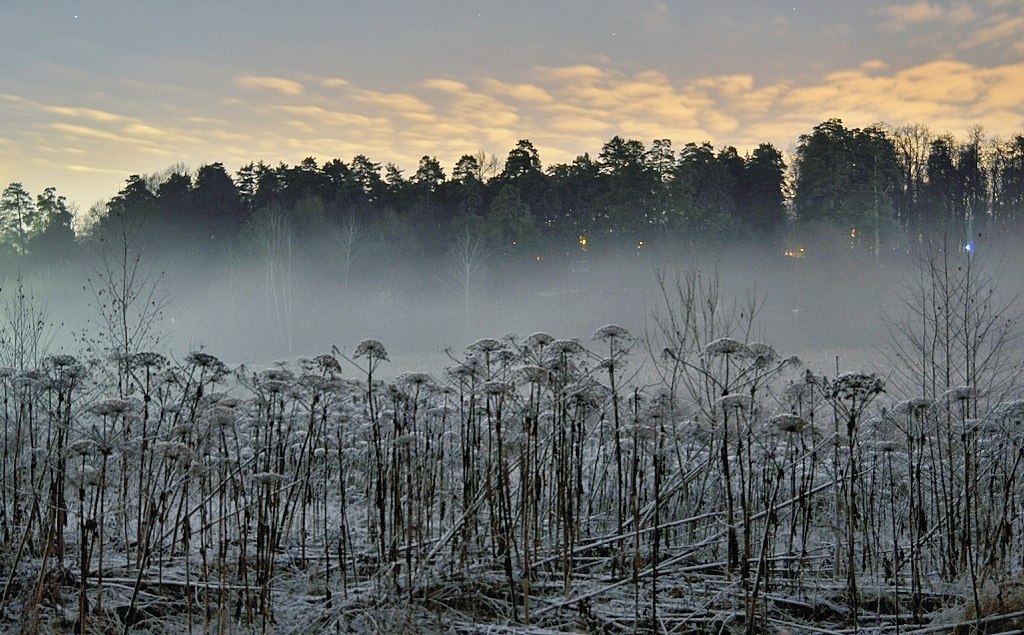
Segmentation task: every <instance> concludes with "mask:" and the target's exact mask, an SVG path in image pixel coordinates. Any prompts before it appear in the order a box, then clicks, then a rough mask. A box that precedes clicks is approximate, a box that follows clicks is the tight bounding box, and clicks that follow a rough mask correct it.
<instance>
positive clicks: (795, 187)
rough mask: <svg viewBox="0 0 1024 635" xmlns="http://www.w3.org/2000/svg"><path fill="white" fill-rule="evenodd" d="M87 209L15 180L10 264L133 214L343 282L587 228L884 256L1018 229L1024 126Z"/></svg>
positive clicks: (216, 188) (182, 244)
mask: <svg viewBox="0 0 1024 635" xmlns="http://www.w3.org/2000/svg"><path fill="white" fill-rule="evenodd" d="M74 207H75V206H74V204H71V203H69V202H68V201H66V200H65V198H64V197H63V196H61V195H60V194H59V192H58V190H57V189H56V188H53V187H51V188H47V189H46V190H44V191H43V192H42V193H40V194H38V195H36V196H35V197H33V196H32V195H31V194H30V193H29V192H27V191H26V190H25V188H24V187H23V186H22V185H21V184H20V183H17V182H15V183H11V184H10V185H8V186H7V187H6V189H4V191H3V198H2V203H0V236H2V245H3V249H4V252H5V253H4V257H5V258H15V259H26V258H27V259H31V260H35V261H40V262H44V263H49V262H53V261H55V260H60V259H64V258H66V257H68V255H69V254H73V253H74V251H75V247H76V245H80V244H82V243H85V242H88V241H89V239H90V237H95V236H100V235H103V234H104V232H105V231H106V230H110V229H111V227H113V226H116V225H118V224H119V223H122V222H123V221H125V220H126V219H127V220H129V221H131V223H132V224H133V225H137V226H138V227H140V228H141V232H142V236H141V238H142V240H143V241H144V242H145V243H149V244H151V245H154V246H156V247H157V249H158V250H159V249H161V248H162V249H163V250H164V251H165V254H164V255H167V256H171V257H174V256H181V255H187V254H195V253H230V252H232V250H238V249H239V248H242V247H244V246H246V245H248V246H253V245H260V244H263V245H264V246H265V245H266V244H268V243H281V244H284V243H286V244H287V245H289V248H290V247H291V246H295V248H296V251H301V252H302V253H303V254H305V255H306V256H307V257H308V258H309V261H310V262H324V261H325V260H324V259H326V261H329V262H331V263H333V265H334V266H335V269H334V270H336V271H337V270H339V269H340V270H343V272H344V275H348V272H349V268H350V267H351V266H352V260H353V255H354V254H355V251H356V250H357V248H358V249H359V250H361V253H366V251H368V250H369V251H373V250H374V249H375V248H376V249H379V250H380V252H379V253H395V252H397V253H402V254H403V255H405V256H412V257H428V256H430V255H431V254H432V253H433V251H436V249H435V246H436V245H445V246H449V245H451V244H452V243H453V242H454V241H455V240H457V238H458V237H460V236H472V237H473V238H474V240H477V241H479V242H481V243H482V244H484V245H486V247H488V248H489V250H490V252H491V253H494V254H505V255H507V256H511V257H515V256H516V255H517V254H518V255H523V256H527V257H530V258H532V257H534V254H539V253H558V252H564V251H566V250H567V249H569V248H574V247H575V246H576V245H577V243H578V242H579V241H581V240H583V239H584V237H586V239H587V240H589V243H590V244H591V245H593V246H596V245H598V244H600V243H602V242H603V243H604V244H605V245H608V244H617V245H620V246H630V245H632V246H638V245H642V244H643V243H642V242H641V241H647V242H648V244H650V242H652V241H655V240H656V239H658V238H663V237H681V238H684V239H687V240H701V241H707V240H729V239H742V238H756V239H757V240H764V239H766V238H768V237H773V236H774V237H780V238H785V239H786V240H789V241H790V242H792V241H793V240H799V237H800V235H801V231H802V230H804V229H805V228H808V227H815V228H818V227H822V226H824V227H833V228H834V229H835V230H836V231H837V234H838V233H839V232H841V234H842V235H847V234H848V235H850V236H851V237H853V238H855V239H857V242H858V244H860V245H862V248H863V249H864V250H865V251H867V252H872V251H873V252H875V253H876V254H877V253H878V252H879V250H881V249H882V247H883V245H886V246H898V245H900V244H903V243H905V242H906V240H907V237H917V236H920V235H922V234H924V233H927V232H930V231H933V230H935V229H936V228H939V229H941V230H942V231H944V232H948V233H951V234H953V235H957V234H963V235H970V234H971V233H974V232H982V231H988V232H991V233H1002V232H1006V231H1015V230H1017V229H1018V228H1019V224H1020V223H1021V221H1022V220H1024V135H1022V134H1018V135H1016V136H1014V137H1013V138H1012V139H1009V140H995V139H988V138H986V137H985V135H984V133H983V131H982V130H981V128H975V129H973V130H971V131H970V132H969V133H968V135H967V137H966V138H955V137H953V136H951V135H949V134H935V133H933V132H931V131H930V130H929V129H928V128H927V127H926V126H923V125H907V126H901V127H891V126H886V125H876V126H871V127H867V128H863V129H858V128H848V127H846V126H845V125H844V124H843V123H842V121H840V120H838V119H830V120H828V121H825V122H822V123H821V124H819V125H817V126H815V127H814V128H813V129H812V130H811V132H810V133H808V134H805V135H802V136H801V137H800V138H799V139H798V140H797V143H796V147H795V151H794V153H793V155H792V158H791V159H790V165H787V164H786V162H785V160H784V157H783V153H782V152H781V151H780V150H779V149H778V148H776V147H774V146H773V145H771V144H768V143H763V144H761V145H759V146H758V147H757V148H756V149H754V150H753V151H751V152H749V153H747V154H745V155H741V154H740V153H739V152H738V151H737V150H736V148H734V147H731V146H728V147H724V148H721V149H717V150H716V149H715V148H714V147H713V146H712V144H710V143H707V142H705V143H700V144H698V143H687V144H686V145H684V146H683V147H682V148H681V149H678V150H677V149H676V148H674V147H673V144H672V142H671V141H670V140H668V139H658V140H655V141H653V142H652V143H651V144H650V146H647V145H645V143H644V142H642V141H639V140H636V139H624V138H621V137H618V136H616V137H614V138H612V139H611V140H609V141H608V142H607V143H605V144H604V146H603V147H602V148H601V149H600V152H599V153H598V155H597V157H596V158H594V157H592V156H590V155H589V154H582V155H580V156H578V157H576V159H575V160H573V161H572V162H571V163H557V164H552V165H547V166H544V165H543V164H542V163H541V158H540V156H539V154H538V151H537V149H536V148H535V147H534V145H533V144H532V143H531V142H530V141H529V140H525V139H524V140H521V141H519V142H518V143H517V144H516V146H515V147H514V148H512V149H511V150H510V151H509V152H508V155H507V157H506V158H505V160H504V162H501V161H500V159H499V158H498V157H497V156H494V155H489V154H487V153H485V152H477V153H475V154H466V155H463V156H462V157H461V158H460V159H459V160H458V161H457V162H456V163H455V165H454V167H453V168H452V170H451V172H450V174H448V173H446V171H445V169H444V168H443V167H442V166H441V164H440V163H439V161H438V160H437V159H436V158H434V157H432V156H424V157H423V158H422V159H421V160H420V162H419V166H418V167H417V169H416V171H415V173H413V174H411V175H407V174H405V173H404V172H403V170H401V169H400V168H399V167H398V166H396V165H395V164H393V163H386V164H383V165H382V164H381V163H379V162H376V161H374V160H372V159H371V158H369V157H366V156H363V155H357V156H355V157H354V158H352V159H351V160H350V161H348V162H345V161H343V160H341V159H331V160H328V161H324V162H323V163H321V162H319V161H318V160H317V159H316V158H313V157H310V158H307V159H305V160H303V161H301V162H300V163H299V164H297V165H294V166H290V165H287V164H285V163H280V164H278V165H277V166H271V165H268V164H266V163H264V162H262V161H260V162H255V163H249V164H247V165H244V166H242V167H241V168H240V169H238V171H237V172H236V173H235V174H233V175H232V174H231V173H230V172H229V171H228V170H227V169H226V168H225V166H224V165H223V164H221V163H211V164H208V165H203V166H200V167H199V168H198V169H197V170H194V171H193V170H190V169H189V168H188V167H185V166H182V165H179V166H172V167H170V168H168V169H167V170H165V171H164V172H163V173H161V174H157V175H132V176H131V177H129V178H128V179H127V181H126V183H125V184H124V187H123V188H122V189H121V191H120V192H118V193H117V194H116V195H115V196H113V197H112V198H111V199H110V200H109V201H106V202H101V203H97V204H95V205H93V206H92V207H91V208H90V209H88V210H87V211H83V212H80V213H77V214H75V213H73V208H74ZM794 236H795V238H794ZM299 246H301V250H299V249H298V247H299ZM375 253H377V252H375Z"/></svg>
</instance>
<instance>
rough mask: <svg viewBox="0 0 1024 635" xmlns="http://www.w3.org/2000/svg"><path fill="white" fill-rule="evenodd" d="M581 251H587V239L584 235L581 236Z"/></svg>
mask: <svg viewBox="0 0 1024 635" xmlns="http://www.w3.org/2000/svg"><path fill="white" fill-rule="evenodd" d="M580 249H582V250H583V251H586V250H587V237H586V236H584V235H583V234H580Z"/></svg>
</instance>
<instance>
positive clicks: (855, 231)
mask: <svg viewBox="0 0 1024 635" xmlns="http://www.w3.org/2000/svg"><path fill="white" fill-rule="evenodd" d="M856 237H857V228H856V227H854V228H853V229H851V230H850V238H856Z"/></svg>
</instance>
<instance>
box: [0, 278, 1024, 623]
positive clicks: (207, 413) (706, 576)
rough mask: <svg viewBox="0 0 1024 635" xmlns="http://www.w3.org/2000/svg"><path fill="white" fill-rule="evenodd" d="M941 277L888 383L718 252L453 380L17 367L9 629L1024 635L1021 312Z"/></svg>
mask: <svg viewBox="0 0 1024 635" xmlns="http://www.w3.org/2000/svg"><path fill="white" fill-rule="evenodd" d="M925 273H926V274H927V275H926V276H925V277H924V278H923V280H925V281H926V282H925V284H923V286H922V287H921V290H922V291H923V290H928V291H929V293H927V294H925V293H923V294H922V295H921V296H920V297H919V298H918V299H919V302H917V303H916V304H915V303H913V302H911V303H910V304H909V306H914V307H917V308H918V309H919V310H918V311H917V313H912V314H911V315H912V316H913V319H908V320H907V321H906V322H904V323H901V324H896V325H895V326H894V332H898V333H902V339H901V340H899V341H900V342H902V343H903V346H902V348H897V351H898V352H899V354H898V356H897V357H896V359H894V367H893V370H892V371H891V372H890V373H888V374H886V375H879V374H874V373H865V372H861V371H860V370H855V371H853V372H837V373H836V374H835V375H831V376H824V375H820V374H816V373H813V372H811V371H809V370H806V368H805V367H804V366H803V365H802V364H801V362H800V360H798V359H796V358H791V357H784V356H782V355H780V354H779V353H777V352H776V351H775V350H774V349H773V348H772V347H771V346H769V345H767V344H762V343H758V342H753V341H749V338H748V337H744V333H749V332H751V328H752V327H751V325H752V324H753V323H754V319H755V318H754V316H756V314H757V310H756V309H757V307H756V303H757V299H756V298H747V299H745V300H740V301H738V302H736V303H727V302H726V301H724V300H723V299H722V298H721V297H720V295H719V292H718V288H717V286H716V281H715V280H710V279H707V278H702V277H701V275H700V274H699V273H698V272H695V271H694V272H690V273H689V274H686V275H681V276H679V277H677V278H675V279H674V280H672V279H664V278H662V279H660V280H659V285H660V288H661V290H662V292H663V297H664V303H663V306H662V307H661V308H660V311H656V312H655V313H653V314H652V316H653V317H652V320H651V322H650V324H649V325H648V327H647V329H646V330H645V332H644V333H642V334H638V333H629V332H628V331H626V329H624V328H621V327H618V326H615V325H606V326H603V327H601V328H599V329H597V331H596V332H595V333H594V335H593V338H592V339H590V340H589V341H585V342H580V341H577V340H572V339H555V338H554V337H552V336H550V335H547V334H544V333H534V334H532V335H529V336H525V337H514V336H507V337H503V338H501V339H491V338H484V339H480V340H478V341H476V342H474V343H472V344H471V345H470V346H468V347H467V348H466V349H465V351H464V353H462V354H460V355H453V356H452V359H451V365H450V367H449V368H448V369H447V370H446V371H445V372H444V373H443V374H441V375H439V376H431V375H428V374H425V373H417V372H402V373H400V374H397V375H392V376H393V377H394V378H393V380H390V381H386V382H384V381H381V380H380V379H379V377H381V376H382V375H383V374H384V370H383V369H384V368H386V366H385V364H387V363H388V354H387V351H386V347H385V345H384V344H382V343H381V342H378V341H375V340H364V341H362V342H361V343H360V344H359V345H358V346H357V347H355V348H354V350H350V351H341V350H338V349H336V348H335V349H333V350H331V351H325V352H324V354H322V355H319V356H316V357H314V358H312V359H300V360H297V361H295V362H291V363H287V364H283V363H282V364H277V365H274V366H272V367H271V368H265V369H251V368H247V367H245V366H239V367H228V366H227V365H226V364H224V363H223V362H221V361H220V360H219V359H218V358H217V357H215V356H214V355H212V354H210V353H209V352H207V351H193V352H191V353H189V354H187V355H185V356H184V357H183V358H182V359H181V360H179V361H174V360H173V359H171V358H169V357H167V356H165V355H164V354H161V353H158V352H153V351H135V352H128V353H126V354H122V355H117V356H113V357H111V356H95V357H89V356H84V355H83V356H82V357H81V358H78V357H72V356H70V355H51V356H48V357H46V358H44V359H42V360H41V362H40V363H39V364H38V367H36V368H31V369H24V368H19V369H14V368H5V369H3V370H0V386H2V398H3V416H4V430H5V434H4V437H3V447H2V468H3V469H2V482H0V492H2V499H0V513H2V515H0V574H2V579H0V585H2V590H0V593H2V598H0V607H2V608H0V629H3V630H5V631H11V632H26V633H34V632H78V633H106V632H119V631H120V632H126V633H127V632H152V633H163V632H225V633H247V632H270V633H303V632H368V631H390V632H527V633H530V632H532V633H550V632H566V631H568V632H594V633H604V632H611V633H616V632H621V633H626V632H636V631H651V632H716V633H718V632H780V631H788V632H807V633H812V632H815V633H820V632H859V631H864V632H879V633H880V632H894V633H895V632H908V633H910V632H917V633H926V632H965V633H966V632H1002V631H1006V630H1013V629H1017V628H1021V627H1022V626H1024V585H1022V583H1021V578H1020V572H1021V567H1022V564H1024V538H1022V536H1024V528H1022V527H1021V523H1022V522H1024V518H1022V515H1021V504H1022V501H1021V496H1020V493H1021V491H1024V488H1022V485H1024V483H1022V474H1021V472H1022V466H1021V461H1022V458H1024V443H1022V441H1021V438H1020V435H1019V432H1018V431H1019V429H1020V426H1021V423H1022V419H1024V401H1021V400H1020V395H1019V394H1017V393H1016V389H1015V383H1014V381H1013V380H1014V379H1015V377H1016V374H1015V373H1016V371H1015V370H1014V369H1015V368H1017V366H1014V365H1013V364H1011V363H1009V362H1008V360H1011V359H1012V350H1013V349H1012V347H1010V346H1009V344H1010V339H1009V338H1010V335H1012V333H1013V332H1014V329H1015V328H1016V322H1014V321H1013V320H1012V319H1010V318H1009V317H1008V314H1007V313H1006V312H1005V311H1004V310H1003V309H1001V308H999V307H998V306H996V305H993V304H984V303H983V302H975V299H976V298H977V296H974V295H972V293H975V292H974V291H972V289H971V286H970V285H969V284H967V283H966V282H965V281H969V280H974V278H972V276H976V275H978V274H977V272H974V271H972V270H970V268H967V269H965V270H962V271H959V270H955V269H954V270H953V271H952V272H950V271H949V270H948V269H947V270H946V273H944V274H943V273H942V269H941V268H932V269H930V270H926V271H925ZM929 276H930V277H929ZM943 276H945V277H943ZM958 280H959V281H960V282H957V281H958ZM981 288H982V289H983V288H984V286H983V285H982V286H981ZM941 289H945V294H946V295H945V296H942V297H939V296H938V295H936V293H937V290H941ZM916 297H918V296H914V295H913V294H911V295H910V296H908V298H910V300H914V298H916ZM936 297H938V298H939V301H937V302H932V301H931V300H929V298H933V299H934V298H936ZM972 298H974V299H972ZM964 307H966V308H967V310H962V309H964ZM900 328H902V331H901V330H900Z"/></svg>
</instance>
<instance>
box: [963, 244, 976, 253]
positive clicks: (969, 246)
mask: <svg viewBox="0 0 1024 635" xmlns="http://www.w3.org/2000/svg"><path fill="white" fill-rule="evenodd" d="M964 251H966V252H967V253H971V252H972V251H974V243H973V242H968V243H967V244H966V245H964Z"/></svg>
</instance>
